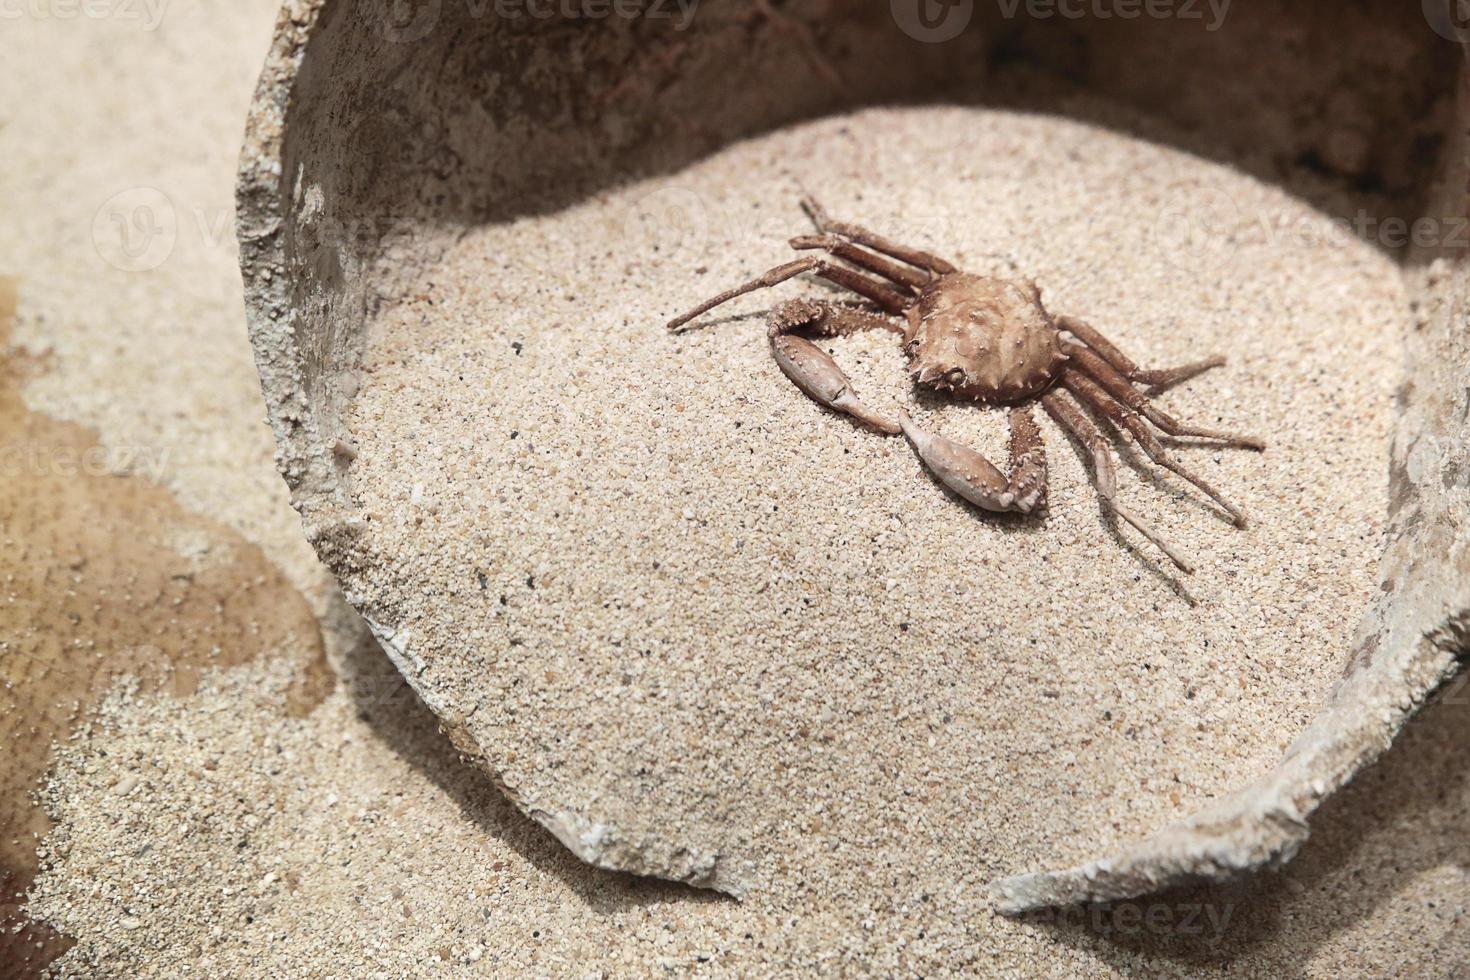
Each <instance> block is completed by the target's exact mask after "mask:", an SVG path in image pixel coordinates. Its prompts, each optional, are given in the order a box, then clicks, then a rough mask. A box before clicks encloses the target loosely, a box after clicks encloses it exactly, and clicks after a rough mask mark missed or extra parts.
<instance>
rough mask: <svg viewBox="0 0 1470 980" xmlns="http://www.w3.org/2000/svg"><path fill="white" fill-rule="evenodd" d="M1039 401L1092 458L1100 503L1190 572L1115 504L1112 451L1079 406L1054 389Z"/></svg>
mask: <svg viewBox="0 0 1470 980" xmlns="http://www.w3.org/2000/svg"><path fill="white" fill-rule="evenodd" d="M1041 404H1042V405H1043V406H1045V408H1046V410H1047V413H1048V414H1050V415H1051V417H1052V418H1053V419H1055V420H1056V422H1057V425H1060V426H1061V427H1062V428H1063V429H1065V430H1066V431H1067V432H1069V433H1071V435H1072V437H1073V438H1074V439H1076V440H1077V442H1078V443H1080V444H1081V446H1082V449H1083V451H1084V452H1086V453H1087V456H1088V458H1089V459H1090V460H1091V461H1092V483H1093V486H1095V487H1097V494H1098V496H1099V497H1101V498H1102V502H1103V506H1104V507H1106V508H1108V509H1109V510H1111V511H1112V512H1113V513H1114V514H1117V515H1118V516H1119V517H1121V518H1123V520H1125V521H1127V522H1128V523H1129V524H1131V525H1133V527H1134V528H1135V529H1136V530H1137V531H1138V533H1139V534H1142V535H1143V536H1144V537H1145V538H1147V539H1148V540H1149V541H1151V542H1152V543H1153V545H1154V547H1156V548H1158V549H1159V550H1160V551H1162V552H1163V553H1164V554H1166V555H1168V556H1169V560H1170V561H1172V562H1173V563H1174V564H1175V565H1177V566H1179V568H1180V570H1181V571H1183V572H1184V573H1185V574H1193V573H1194V566H1193V565H1191V564H1190V563H1189V562H1188V561H1186V560H1185V559H1184V558H1183V557H1182V556H1181V555H1180V554H1179V553H1178V552H1176V551H1175V550H1174V549H1173V548H1171V547H1169V546H1168V545H1167V544H1165V543H1164V539H1163V538H1161V537H1159V536H1158V534H1157V533H1155V532H1154V530H1153V528H1151V527H1149V526H1148V525H1147V524H1145V523H1144V522H1143V521H1141V520H1139V519H1138V518H1137V517H1134V516H1133V514H1132V513H1130V512H1129V511H1127V510H1125V509H1124V508H1123V506H1122V505H1121V504H1119V503H1118V501H1117V499H1116V494H1117V487H1118V479H1117V473H1116V471H1115V470H1114V468H1113V452H1112V448H1111V447H1110V446H1109V445H1108V440H1107V438H1106V437H1104V436H1103V434H1102V432H1101V430H1099V429H1098V427H1097V426H1096V425H1094V424H1093V423H1092V420H1091V419H1089V418H1088V417H1087V416H1086V415H1084V414H1083V413H1082V410H1081V409H1079V408H1078V407H1077V406H1076V405H1074V404H1072V402H1070V401H1068V400H1067V396H1066V395H1063V394H1062V393H1061V392H1060V391H1057V390H1056V389H1055V388H1053V389H1052V390H1051V391H1048V392H1047V393H1046V394H1044V395H1042V396H1041Z"/></svg>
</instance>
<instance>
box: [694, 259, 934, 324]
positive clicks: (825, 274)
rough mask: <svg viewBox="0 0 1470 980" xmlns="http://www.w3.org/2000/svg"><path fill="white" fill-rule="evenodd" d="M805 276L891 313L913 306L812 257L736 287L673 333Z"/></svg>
mask: <svg viewBox="0 0 1470 980" xmlns="http://www.w3.org/2000/svg"><path fill="white" fill-rule="evenodd" d="M803 272H815V273H816V274H817V275H818V276H821V277H822V278H823V279H826V280H828V281H829V282H834V283H836V284H837V285H839V286H842V287H843V288H845V289H850V290H852V291H853V292H855V293H857V294H858V295H859V296H863V297H866V298H867V299H870V300H872V301H873V302H874V303H877V304H878V306H880V307H881V308H883V309H884V310H886V311H887V312H889V313H901V312H903V309H904V307H905V306H907V305H908V303H909V301H908V299H907V298H906V297H905V296H903V295H902V294H901V293H899V292H898V290H896V289H894V288H893V287H892V286H889V285H888V284H886V283H882V282H878V281H877V280H875V279H870V278H868V277H867V276H865V275H863V274H862V273H860V272H854V271H853V270H851V269H849V268H846V267H845V266H840V265H833V264H832V263H831V262H828V261H827V260H826V259H824V258H821V257H820V256H808V257H807V258H804V259H797V260H796V261H794V262H787V263H785V264H784V265H778V266H776V267H775V268H774V269H768V270H767V271H766V272H764V273H762V274H761V275H759V276H757V277H756V278H754V279H752V280H750V282H747V283H745V284H743V285H740V286H736V287H735V288H734V289H727V290H725V291H724V292H723V293H720V294H719V295H718V296H715V297H713V298H711V299H708V300H705V301H704V302H703V303H700V304H699V305H698V306H696V307H695V308H694V309H692V310H690V311H689V312H688V313H685V314H683V315H682V316H677V317H675V318H674V319H672V320H670V321H669V330H671V331H676V330H678V329H679V328H680V327H682V326H683V325H684V324H686V323H688V322H689V321H690V320H693V319H694V318H695V317H697V316H699V315H700V314H702V313H708V312H709V311H710V310H712V309H714V308H715V307H716V306H719V305H720V304H721V303H728V302H729V301H730V300H732V299H734V298H735V297H737V296H744V295H745V294H746V293H752V292H755V291H756V290H757V289H765V288H766V287H768V286H775V285H777V284H779V283H783V282H785V281H786V280H788V279H795V278H796V277H797V276H799V275H801V274H802V273H803Z"/></svg>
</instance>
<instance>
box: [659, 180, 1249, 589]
mask: <svg viewBox="0 0 1470 980" xmlns="http://www.w3.org/2000/svg"><path fill="white" fill-rule="evenodd" d="M801 206H802V208H803V210H804V211H806V213H807V215H808V216H809V217H810V218H811V220H812V222H813V223H814V224H815V225H816V229H817V234H815V235H799V236H797V237H795V238H793V239H791V241H790V245H791V247H792V248H793V249H796V250H799V251H813V252H819V253H822V254H819V255H809V256H805V257H803V258H799V259H796V260H794V261H791V262H787V263H785V264H782V265H778V266H776V267H775V268H773V269H770V270H769V271H767V272H766V273H764V274H763V275H761V276H758V277H757V278H755V279H752V280H750V281H749V282H747V283H744V284H743V285H740V286H736V287H735V288H733V289H729V290H726V291H725V292H723V293H720V294H719V295H718V296H714V297H712V298H711V299H709V300H707V301H705V302H703V303H701V304H699V305H698V306H696V307H694V309H692V310H690V311H688V312H687V313H684V314H683V315H681V316H678V317H676V318H674V319H673V320H671V321H670V322H669V324H668V328H669V330H670V331H671V332H675V333H677V332H681V331H683V330H685V329H688V328H689V327H690V325H691V324H692V322H693V321H694V320H695V319H696V318H698V317H700V316H702V315H703V314H705V313H707V312H708V311H710V310H712V309H714V308H715V307H717V306H720V305H721V304H723V303H726V302H729V301H730V300H732V299H734V298H736V297H737V296H743V295H744V294H746V293H749V292H753V291H755V290H758V289H764V288H766V287H770V286H775V285H777V284H778V283H782V282H785V281H787V280H789V279H793V278H795V277H796V276H799V275H802V274H803V273H812V274H814V275H816V276H817V277H819V278H822V279H825V280H827V281H828V282H830V283H833V284H834V285H836V286H838V287H841V288H842V289H846V290H848V291H850V292H852V293H856V294H857V295H858V296H860V297H862V298H863V299H865V300H867V301H868V303H869V304H871V306H870V307H865V306H860V305H848V304H836V303H830V302H824V301H820V300H814V299H794V300H789V301H787V302H784V303H782V304H780V305H779V306H777V307H776V308H775V309H773V310H772V311H771V312H770V314H769V315H768V317H767V331H766V332H767V336H768V337H769V339H770V344H771V353H772V354H773V355H774V357H775V359H776V363H777V364H778V365H780V368H781V370H782V371H783V372H784V373H785V374H786V376H787V377H788V378H790V379H791V380H792V381H793V382H794V383H795V384H796V386H797V387H798V388H800V389H801V390H802V391H803V392H805V393H806V394H807V395H808V396H810V397H811V398H812V400H814V401H816V402H818V403H819V404H821V405H824V406H826V407H827V408H830V409H833V410H835V411H837V412H843V413H846V414H847V415H850V416H852V417H853V418H854V419H857V420H858V421H859V422H861V423H863V424H865V425H867V426H869V427H871V428H872V429H874V430H875V431H877V432H879V433H882V434H884V435H889V436H897V435H899V434H902V435H903V436H904V437H906V438H907V440H908V441H909V443H910V444H911V445H912V446H913V449H914V452H915V453H916V454H917V455H918V457H919V459H920V460H921V461H922V462H923V464H924V465H925V466H927V467H928V468H929V470H930V471H931V472H932V473H933V474H934V475H935V476H936V477H937V478H938V479H939V481H940V482H941V483H943V484H944V485H945V486H947V487H948V488H949V489H950V490H952V491H954V492H955V493H956V494H958V495H959V496H960V497H962V498H964V499H965V500H967V501H969V502H971V503H973V504H975V505H976V506H978V507H980V508H982V509H984V510H986V511H994V512H1013V513H1020V514H1031V513H1033V512H1035V511H1036V510H1037V509H1038V508H1040V507H1042V506H1043V505H1044V504H1045V502H1046V492H1047V468H1046V449H1045V446H1044V444H1043V442H1042V437H1041V430H1040V428H1039V427H1038V425H1037V423H1036V419H1035V416H1034V414H1033V407H1034V404H1035V402H1037V401H1040V402H1041V405H1042V407H1043V408H1044V409H1045V410H1046V412H1047V414H1049V415H1050V416H1051V417H1052V418H1053V419H1054V420H1055V421H1056V423H1057V424H1058V425H1059V426H1060V427H1061V428H1062V429H1063V430H1064V431H1065V432H1066V433H1068V434H1069V435H1070V436H1071V437H1072V438H1073V439H1074V440H1075V441H1076V442H1077V443H1078V445H1079V446H1080V448H1081V449H1082V451H1083V453H1084V455H1085V456H1086V457H1087V458H1088V460H1089V461H1090V462H1091V466H1092V482H1093V485H1094V487H1095V488H1096V490H1097V493H1098V497H1099V498H1100V500H1101V502H1102V505H1103V506H1104V507H1105V508H1106V509H1107V510H1111V511H1112V512H1113V513H1114V514H1115V515H1117V517H1119V518H1121V519H1122V520H1124V521H1126V522H1127V523H1128V524H1130V525H1132V526H1133V527H1134V528H1135V529H1136V530H1137V531H1138V532H1139V533H1140V534H1142V535H1143V536H1144V538H1146V539H1147V540H1148V541H1150V542H1151V543H1152V544H1153V545H1154V546H1155V547H1157V548H1158V549H1159V550H1160V551H1161V552H1163V553H1164V555H1166V556H1167V557H1168V558H1169V560H1170V561H1172V562H1173V563H1174V564H1175V565H1176V566H1178V567H1179V569H1181V570H1182V571H1184V572H1186V573H1190V572H1193V571H1194V568H1193V565H1192V564H1191V563H1190V562H1189V561H1188V560H1187V559H1186V558H1185V557H1184V556H1183V555H1181V554H1180V553H1179V552H1178V551H1177V550H1176V549H1175V548H1173V547H1172V546H1170V545H1169V544H1168V543H1167V542H1166V541H1164V539H1163V538H1162V537H1161V536H1160V535H1159V533H1158V532H1157V531H1156V530H1154V528H1152V527H1151V526H1150V525H1149V524H1147V523H1146V522H1145V521H1143V520H1142V519H1141V518H1139V517H1138V516H1137V515H1135V514H1134V513H1133V512H1132V511H1130V510H1129V509H1127V508H1126V507H1124V506H1123V505H1122V504H1120V503H1119V502H1118V500H1117V493H1116V490H1117V474H1116V467H1115V463H1114V458H1113V448H1112V445H1111V443H1110V441H1109V438H1108V437H1107V436H1105V435H1104V433H1103V430H1102V428H1100V427H1099V426H1098V424H1097V423H1096V422H1095V421H1094V420H1093V418H1092V417H1090V414H1089V413H1091V415H1097V416H1100V417H1102V418H1104V419H1107V420H1108V422H1109V423H1111V426H1110V427H1111V430H1112V432H1113V434H1114V436H1115V437H1120V436H1121V434H1122V433H1123V432H1126V433H1128V434H1129V435H1131V436H1132V438H1133V440H1134V441H1135V442H1136V443H1137V444H1138V446H1140V447H1141V448H1142V449H1143V451H1144V453H1145V454H1147V456H1148V457H1149V458H1150V459H1151V460H1153V462H1154V463H1155V464H1157V465H1159V466H1162V467H1164V468H1165V469H1168V470H1170V471H1172V472H1174V473H1175V474H1177V475H1178V476H1180V477H1181V478H1183V479H1185V480H1187V481H1188V482H1190V483H1192V484H1193V485H1194V486H1196V487H1198V488H1199V489H1200V490H1201V491H1202V492H1204V493H1205V494H1206V495H1207V496H1209V497H1210V498H1211V499H1212V500H1213V501H1215V503H1217V504H1218V505H1219V506H1220V507H1221V508H1223V509H1224V511H1225V513H1226V514H1228V515H1229V517H1230V519H1231V521H1232V523H1233V524H1234V525H1235V526H1237V527H1242V528H1243V527H1245V526H1246V516H1245V513H1244V512H1243V511H1242V510H1241V509H1240V508H1238V507H1236V506H1235V505H1234V504H1232V503H1231V502H1230V501H1229V500H1227V499H1226V498H1225V497H1224V496H1222V495H1221V494H1220V492H1219V491H1217V490H1216V489H1215V488H1214V487H1213V486H1211V485H1210V484H1209V483H1208V482H1207V481H1206V480H1205V479H1204V478H1202V477H1201V476H1199V475H1198V474H1197V473H1194V472H1193V471H1191V470H1190V469H1188V468H1186V467H1185V466H1184V465H1183V464H1182V463H1180V462H1179V461H1178V460H1177V459H1175V458H1174V456H1173V455H1172V454H1171V453H1170V451H1169V449H1168V448H1166V447H1165V445H1164V442H1163V439H1162V438H1161V437H1166V438H1169V439H1175V440H1177V439H1184V438H1187V439H1201V440H1208V441H1209V443H1210V444H1213V445H1215V446H1219V447H1229V448H1239V449H1253V450H1257V451H1259V450H1263V449H1265V445H1266V444H1265V443H1264V442H1263V441H1262V440H1260V439H1256V438H1253V437H1251V436H1244V435H1237V434H1235V433H1231V432H1220V431H1216V430H1214V429H1207V428H1202V427H1200V426H1196V425H1189V424H1186V423H1184V422H1180V421H1178V420H1177V419H1175V418H1174V417H1172V416H1170V415H1169V414H1167V413H1165V412H1164V411H1163V410H1162V409H1161V408H1159V407H1158V405H1156V404H1155V403H1154V401H1153V398H1154V396H1156V395H1157V394H1158V393H1159V392H1160V391H1162V390H1164V389H1166V388H1169V387H1172V386H1174V385H1176V384H1179V383H1181V382H1183V381H1187V380H1189V379H1190V378H1193V377H1195V376H1196V375H1199V374H1201V373H1203V372H1205V371H1208V370H1210V369H1211V368H1216V367H1220V366H1222V365H1223V364H1224V363H1225V359H1224V358H1223V357H1220V356H1218V355H1217V356H1212V357H1208V358H1205V359H1203V360H1199V361H1194V362H1192V363H1189V364H1183V365H1180V366H1179V367H1172V368H1153V369H1148V368H1142V367H1139V366H1138V365H1137V364H1136V363H1134V362H1133V361H1132V360H1130V359H1129V358H1128V357H1127V356H1126V355H1124V354H1123V352H1122V351H1120V350H1119V349H1118V348H1117V347H1116V346H1114V345H1113V344H1112V342H1110V341H1109V340H1108V339H1107V338H1106V337H1104V336H1103V335H1102V333H1101V332H1099V331H1098V330H1097V329H1095V328H1094V327H1092V326H1090V325H1089V324H1087V323H1086V322H1084V321H1083V320H1080V319H1077V318H1076V317H1072V316H1066V315H1058V316H1053V315H1052V313H1051V312H1049V311H1048V310H1047V308H1046V307H1045V306H1044V305H1043V304H1042V301H1041V289H1040V288H1039V287H1038V286H1037V285H1036V283H1035V282H1033V281H1032V280H1030V279H1004V278H998V277H995V276H984V275H976V274H973V273H969V272H963V271H961V270H960V269H958V268H956V267H955V266H954V265H953V264H951V263H950V262H948V261H946V260H944V259H942V258H940V257H938V256H936V255H931V254H930V253H928V252H925V251H922V250H920V249H916V248H910V247H908V246H906V245H902V244H900V243H898V242H894V241H892V240H890V239H888V238H885V237H883V236H882V235H879V234H877V233H875V232H873V231H870V230H868V229H867V228H865V227H863V226H861V225H857V224H851V223H848V222H842V221H834V220H832V219H831V218H830V217H828V215H827V212H826V211H825V210H823V208H822V207H821V205H819V204H818V203H817V202H816V200H815V199H813V198H811V197H806V198H804V199H803V200H802V202H801ZM842 263H846V264H842ZM860 330H889V331H892V332H894V333H897V334H899V335H901V336H902V338H903V349H904V352H905V353H906V354H907V356H908V362H909V371H910V374H911V375H912V377H913V379H914V381H915V382H916V383H917V384H920V385H926V386H929V387H931V388H933V389H935V390H937V391H939V392H942V393H945V394H947V395H950V396H953V397H955V398H960V399H964V400H967V401H971V402H975V403H978V404H982V405H995V406H1007V407H1008V408H1009V416H1010V418H1009V421H1010V444H1009V450H1010V451H1009V455H1010V460H1009V465H1008V467H1007V468H1006V469H1005V470H1004V471H1002V470H1001V469H1000V468H999V467H997V466H996V465H995V464H993V463H991V462H990V460H989V459H987V458H986V457H985V456H984V455H982V454H981V453H979V452H977V451H975V450H974V449H971V448H969V447H968V446H964V445H962V444H960V443H957V442H953V441H951V440H949V439H946V438H944V437H943V436H941V435H937V434H935V433H932V432H928V431H926V430H925V429H923V428H921V427H919V426H918V425H917V424H915V422H914V421H913V419H911V418H910V417H909V416H908V414H907V413H906V412H903V411H901V410H900V411H898V412H897V420H896V421H892V420H889V419H888V418H885V417H884V416H883V415H881V414H879V413H878V412H876V411H874V410H873V409H872V408H870V407H869V406H868V405H867V404H865V403H864V402H863V401H862V400H861V399H860V398H859V397H858V395H857V392H856V391H854V390H853V386H852V382H851V381H849V380H848V377H847V375H846V374H845V373H843V371H842V369H841V368H840V367H838V365H837V362H836V361H834V360H833V359H832V357H831V356H829V355H828V354H827V352H825V351H823V350H822V349H821V348H820V347H818V346H817V345H816V344H815V343H813V342H812V340H811V339H810V338H813V337H817V338H821V337H839V336H846V335H848V334H852V333H855V332H857V331H860ZM1155 430H1157V431H1155Z"/></svg>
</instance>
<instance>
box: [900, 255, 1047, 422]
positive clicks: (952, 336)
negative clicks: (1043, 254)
mask: <svg viewBox="0 0 1470 980" xmlns="http://www.w3.org/2000/svg"><path fill="white" fill-rule="evenodd" d="M909 329H910V337H909V340H908V343H907V344H906V348H905V349H906V350H907V352H908V355H909V371H910V373H911V374H912V375H913V377H914V380H915V381H917V382H919V383H920V384H927V385H931V386H933V387H935V388H938V389H939V390H941V391H946V392H952V393H953V394H956V395H959V396H960V397H962V398H972V399H974V400H976V401H984V402H1009V401H1015V400H1017V399H1021V398H1025V397H1027V396H1029V395H1034V394H1036V393H1037V392H1039V391H1041V390H1042V389H1043V388H1045V387H1046V386H1047V385H1048V384H1050V383H1051V381H1052V379H1053V378H1055V377H1056V374H1057V371H1058V370H1060V369H1061V366H1062V363H1063V362H1064V361H1065V360H1066V355H1065V354H1063V353H1062V349H1061V343H1060V340H1059V333H1058V331H1057V327H1056V324H1055V323H1053V322H1052V318H1051V315H1050V314H1049V313H1047V312H1046V308H1045V307H1043V306H1042V305H1041V290H1040V289H1038V288H1037V286H1036V284H1035V283H1034V282H1031V281H1030V280H1012V279H993V278H990V277H987V276H977V275H971V274H969V273H954V274H952V275H947V276H943V277H942V278H940V279H939V280H938V281H936V282H935V283H934V284H933V285H932V286H930V287H929V288H928V289H926V290H925V291H924V292H923V293H922V294H920V296H919V300H918V302H917V303H915V304H914V306H913V308H912V310H911V313H910V328H909Z"/></svg>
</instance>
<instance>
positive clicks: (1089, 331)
mask: <svg viewBox="0 0 1470 980" xmlns="http://www.w3.org/2000/svg"><path fill="white" fill-rule="evenodd" d="M1057 326H1058V327H1060V328H1061V329H1063V330H1065V331H1067V332H1068V333H1070V334H1072V335H1073V336H1074V337H1076V338H1077V339H1078V340H1080V341H1082V342H1083V343H1084V344H1086V345H1087V346H1088V347H1091V348H1092V349H1093V350H1094V351H1095V352H1096V353H1097V356H1098V357H1101V358H1102V359H1103V360H1104V361H1106V362H1107V363H1108V364H1109V365H1111V366H1112V367H1113V368H1116V369H1117V371H1118V373H1119V374H1121V375H1123V377H1125V378H1127V379H1128V380H1129V381H1136V382H1138V383H1139V384H1142V385H1148V386H1149V387H1151V388H1163V387H1169V386H1172V385H1177V384H1179V383H1180V382H1183V381H1188V380H1189V379H1190V378H1193V377H1194V376H1195V375H1198V374H1203V373H1204V372H1206V371H1208V370H1210V369H1211V368H1217V367H1221V366H1223V365H1224V364H1225V358H1224V357H1223V356H1221V355H1219V354H1215V355H1213V356H1211V357H1207V358H1205V359H1204V360H1202V361H1192V362H1190V363H1189V364H1181V365H1179V366H1178V367H1172V368H1152V369H1145V368H1141V367H1139V366H1138V365H1137V364H1135V363H1133V361H1132V359H1130V358H1129V357H1128V355H1126V354H1124V353H1123V352H1122V351H1120V350H1119V349H1118V348H1117V347H1115V346H1113V342H1112V341H1110V340H1108V338H1106V337H1104V336H1103V335H1102V334H1101V333H1099V332H1098V331H1097V329H1096V328H1095V327H1093V326H1091V325H1090V324H1087V323H1084V322H1083V321H1081V320H1079V319H1077V318H1076V317H1074V316H1060V317H1057Z"/></svg>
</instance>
